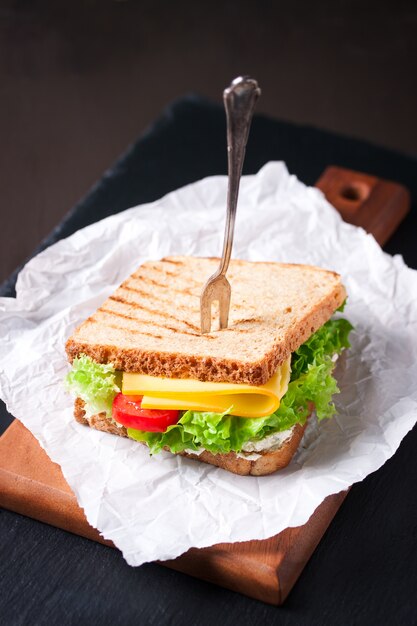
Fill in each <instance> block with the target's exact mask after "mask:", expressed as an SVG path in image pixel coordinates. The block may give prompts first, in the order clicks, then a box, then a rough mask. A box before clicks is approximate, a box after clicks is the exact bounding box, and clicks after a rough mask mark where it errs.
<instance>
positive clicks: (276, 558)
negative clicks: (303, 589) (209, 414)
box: [0, 167, 410, 604]
mask: <svg viewBox="0 0 417 626" xmlns="http://www.w3.org/2000/svg"><path fill="white" fill-rule="evenodd" d="M317 187H318V188H319V189H321V190H322V191H323V192H324V193H325V195H326V197H327V199H328V200H329V201H330V202H331V203H332V204H333V205H334V206H335V207H336V208H337V209H338V211H340V213H341V215H342V217H343V218H344V219H345V220H346V221H348V222H350V223H352V224H356V225H358V226H362V227H363V228H365V229H366V230H367V231H368V232H370V233H372V234H373V235H374V236H375V238H376V239H377V241H378V242H379V243H380V244H381V245H382V244H384V243H385V242H386V241H387V239H388V238H389V237H390V235H391V234H392V233H393V232H394V231H395V229H396V228H397V226H398V224H399V223H400V222H401V220H402V219H403V218H404V216H405V215H406V213H407V212H408V210H409V207H410V197H409V193H408V191H407V189H405V188H404V187H402V186H401V185H399V184H397V183H393V182H390V181H385V180H381V179H378V178H376V177H374V176H369V175H367V174H361V173H358V172H353V171H350V170H346V169H342V168H339V167H329V168H327V169H326V171H325V172H324V174H323V175H322V176H321V178H320V179H319V181H318V182H317ZM346 495H347V492H342V493H339V494H335V495H333V496H329V497H328V498H326V500H324V502H322V504H321V505H320V506H319V507H318V508H317V509H316V511H315V512H314V514H313V515H312V516H311V518H310V519H309V521H308V522H307V523H306V524H305V525H304V526H300V527H298V528H289V529H287V530H285V531H283V532H281V533H280V534H278V535H276V536H275V537H272V538H270V539H266V540H263V541H248V542H243V543H235V544H218V545H215V546H212V547H210V548H204V549H197V548H192V549H191V550H189V551H188V552H187V553H186V554H183V555H182V556H180V557H178V558H177V559H174V560H171V561H164V562H163V563H162V564H163V565H165V566H168V567H171V568H173V569H176V570H179V571H181V572H185V573H187V574H191V575H192V576H196V577H198V578H202V579H204V580H207V581H209V582H212V583H215V584H217V585H221V586H224V587H227V588H228V589H232V590H234V591H238V592H240V593H243V594H246V595H247V596H250V597H252V598H256V599H258V600H262V601H264V602H268V603H270V604H282V602H283V601H284V600H285V598H286V597H287V595H288V594H289V592H290V590H291V589H292V587H293V585H294V584H295V582H296V580H297V578H298V577H299V575H300V574H301V572H302V570H303V568H304V566H305V564H306V563H307V561H308V559H309V558H310V556H311V555H312V553H313V552H314V549H315V548H316V546H317V544H318V542H319V541H320V539H321V538H322V536H323V535H324V533H325V531H326V529H327V527H328V526H329V524H330V522H331V520H332V519H333V517H334V516H335V514H336V512H337V510H338V509H339V507H340V505H341V504H342V502H343V500H344V499H345V497H346ZM0 506H2V507H4V508H6V509H10V510H11V511H16V512H17V513H21V514H23V515H27V516H29V517H32V518H34V519H37V520H40V521H42V522H45V523H47V524H52V525H53V526H57V527H58V528H63V529H65V530H68V531H70V532H73V533H75V534H78V535H81V536H83V537H87V538H88V539H92V540H94V541H99V542H101V543H103V544H106V545H109V546H111V545H112V544H111V543H110V542H108V541H105V540H104V539H103V538H102V537H101V536H100V534H99V533H98V531H97V530H96V529H94V528H92V527H91V526H90V525H89V524H88V522H87V520H86V518H85V515H84V512H83V511H82V509H81V508H80V507H79V506H78V504H77V501H76V498H75V496H74V494H73V493H72V491H71V489H70V488H69V486H68V484H67V483H66V482H65V480H64V477H63V475H62V472H61V470H60V468H59V466H58V465H56V464H55V463H52V461H51V460H50V459H49V457H48V456H47V455H46V453H45V452H44V451H43V450H42V448H41V447H40V445H39V444H38V442H37V441H36V439H35V438H34V437H33V435H32V434H31V433H30V432H29V431H28V430H27V429H26V428H25V427H24V426H23V425H22V424H21V423H20V422H19V421H18V420H15V421H14V422H13V423H12V424H11V426H10V427H9V428H8V429H7V430H6V432H5V433H4V435H3V436H2V437H1V438H0Z"/></svg>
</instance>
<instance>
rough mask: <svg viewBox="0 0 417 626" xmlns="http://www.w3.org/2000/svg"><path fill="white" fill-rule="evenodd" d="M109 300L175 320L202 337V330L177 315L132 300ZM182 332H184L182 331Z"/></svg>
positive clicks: (117, 298)
mask: <svg viewBox="0 0 417 626" xmlns="http://www.w3.org/2000/svg"><path fill="white" fill-rule="evenodd" d="M109 300H114V301H115V302H119V303H120V304H124V305H126V306H129V307H132V309H140V310H142V311H146V312H147V313H151V315H155V313H156V314H157V315H159V316H160V317H164V318H166V319H170V320H173V321H174V322H178V324H184V325H185V326H187V327H188V328H191V330H194V331H198V332H197V334H198V335H200V332H199V331H200V329H199V328H198V327H197V326H195V325H194V324H191V322H187V320H182V319H179V318H178V317H175V315H170V314H169V313H164V312H163V311H155V310H154V309H151V308H149V307H146V306H143V304H138V303H137V302H131V301H130V300H126V299H125V298H122V297H121V296H110V298H109ZM156 300H157V298H156ZM99 310H100V309H99ZM101 310H103V309H102V308H101ZM112 313H114V311H112ZM131 319H132V320H135V321H137V322H142V321H143V320H141V319H138V318H136V317H131ZM157 325H158V326H160V324H155V326H157ZM164 328H170V329H171V330H173V329H172V328H171V327H170V326H166V325H164ZM176 332H178V329H176ZM180 332H182V331H180ZM186 334H189V335H190V334H192V335H195V334H196V333H186Z"/></svg>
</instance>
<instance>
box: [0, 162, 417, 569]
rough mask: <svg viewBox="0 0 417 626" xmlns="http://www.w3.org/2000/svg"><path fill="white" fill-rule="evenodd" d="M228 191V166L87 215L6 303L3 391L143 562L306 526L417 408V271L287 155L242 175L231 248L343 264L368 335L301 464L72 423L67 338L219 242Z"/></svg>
mask: <svg viewBox="0 0 417 626" xmlns="http://www.w3.org/2000/svg"><path fill="white" fill-rule="evenodd" d="M226 188H227V179H226V177H220V176H217V177H211V178H207V179H204V180H201V181H199V182H197V183H195V184H192V185H189V186H187V187H184V188H183V189H179V190H177V191H175V192H173V193H171V194H169V195H168V196H166V197H164V198H162V199H161V200H158V201H157V202H154V203H152V204H146V205H143V206H139V207H135V208H132V209H129V210H128V211H125V212H124V213H121V214H119V215H114V216H112V217H109V218H107V219H105V220H103V221H101V222H98V223H96V224H94V225H92V226H89V227H87V228H84V229H83V230H80V231H79V232H77V233H75V234H74V235H72V236H71V237H69V238H68V239H66V240H64V241H60V242H59V243H57V244H55V245H53V246H51V247H50V248H48V249H47V250H45V251H44V252H42V253H41V254H39V255H38V256H37V257H35V258H34V259H32V260H31V261H30V262H29V263H28V264H27V265H26V267H25V268H24V269H23V271H22V272H21V273H20V275H19V278H18V281H17V298H16V299H11V298H3V299H1V300H0V325H1V343H0V391H1V397H2V398H3V399H4V400H5V401H6V403H7V407H8V409H9V411H10V412H11V413H12V414H13V415H14V416H16V417H17V418H19V419H20V420H21V421H22V422H23V424H24V425H25V426H26V427H27V428H29V429H30V430H31V431H32V433H33V434H34V435H35V437H36V438H37V439H38V440H39V442H40V444H41V445H42V447H43V448H44V449H45V450H46V452H47V453H48V455H49V456H50V457H51V459H52V460H53V461H55V462H57V463H59V464H60V466H61V467H62V470H63V473H64V476H65V478H66V480H67V481H68V483H69V485H70V486H71V488H72V489H73V490H74V492H75V494H76V496H77V499H78V502H79V503H80V505H81V506H82V507H83V508H84V510H85V513H86V515H87V519H88V521H89V522H90V524H92V525H93V526H95V527H96V528H98V529H99V531H100V532H101V533H102V535H103V536H104V537H105V538H106V539H111V540H112V541H113V542H114V543H115V544H116V546H118V547H119V548H120V550H122V552H123V555H124V557H125V559H126V560H127V562H128V563H129V564H131V565H140V564H141V563H144V562H146V561H152V560H155V559H169V558H173V557H176V556H178V555H179V554H181V553H183V552H185V551H186V550H187V549H188V548H190V547H191V546H197V547H203V546H208V545H212V544H215V543H218V542H235V541H245V540H249V539H263V538H266V537H270V536H272V535H275V534H276V533H278V532H280V531H281V530H283V529H284V528H287V527H289V526H298V525H300V524H303V523H305V522H306V521H307V520H308V518H309V517H310V515H311V514H312V513H313V511H314V510H315V508H316V507H317V506H318V505H319V504H320V502H322V500H323V499H324V498H325V497H326V496H328V495H329V494H332V493H336V492H339V491H341V490H344V489H346V488H347V487H348V486H349V485H352V484H353V483H355V482H357V481H360V480H362V479H363V478H364V477H365V476H367V475H368V474H369V473H370V472H373V471H375V470H377V469H378V468H379V467H380V466H381V465H382V464H383V463H384V462H385V461H386V460H387V459H388V458H389V457H390V456H391V455H392V454H394V452H395V451H396V449H397V448H398V446H399V444H400V442H401V440H402V438H403V437H404V436H405V434H406V433H407V432H408V431H409V430H410V429H411V428H412V427H413V426H414V424H415V422H416V421H417V339H416V338H417V272H416V271H414V270H411V269H409V268H407V267H406V266H405V264H404V262H403V260H402V258H401V257H399V256H396V257H394V258H392V257H391V256H389V255H387V254H385V253H383V252H382V251H381V249H380V247H379V246H378V244H377V243H376V242H375V240H374V239H373V238H372V237H371V236H369V235H367V234H366V233H365V232H364V231H363V230H362V229H360V228H356V227H354V226H350V225H348V224H346V223H344V222H343V221H342V220H341V218H340V216H339V214H338V213H337V212H336V211H335V210H334V209H333V208H332V207H331V206H330V205H329V204H328V203H327V202H326V200H325V199H324V197H323V195H322V194H321V193H320V192H319V191H317V190H316V189H313V188H308V187H305V186H304V185H303V184H302V183H301V182H299V181H298V180H297V179H296V178H295V177H294V176H290V175H289V174H288V172H287V170H286V168H285V166H284V165H283V164H282V163H269V164H267V165H266V166H265V167H263V168H262V169H261V170H260V172H259V173H258V174H257V175H256V176H247V177H244V178H243V179H242V183H241V191H240V200H239V207H238V214H237V224H236V233H235V242H234V250H233V255H234V257H236V258H243V259H250V260H253V261H257V260H274V261H282V262H294V263H298V262H299V263H311V264H315V265H319V266H322V267H324V268H328V269H332V270H335V271H337V272H340V273H341V274H342V276H343V280H344V283H345V285H346V287H347V290H348V293H349V301H348V305H347V307H346V311H345V314H346V316H347V317H348V318H349V319H350V320H351V321H352V323H353V324H354V325H355V326H356V332H355V333H354V334H353V336H352V343H353V345H352V348H351V350H350V351H349V353H348V354H346V356H345V357H343V358H342V359H340V362H339V364H338V367H337V375H338V380H339V385H340V388H341V394H340V395H339V396H337V399H336V403H337V406H338V410H339V415H338V416H337V417H335V418H333V419H331V420H328V421H324V422H321V423H320V425H319V426H317V425H315V424H311V425H310V427H309V429H308V431H307V433H306V436H305V438H304V445H303V446H302V448H301V449H300V451H299V453H298V454H297V456H296V458H295V460H294V461H293V462H292V463H291V465H290V466H289V467H287V468H286V469H285V470H283V471H281V472H279V473H278V474H275V475H272V476H266V477H261V478H255V477H241V476H235V475H233V474H229V473H228V472H225V471H223V470H221V469H217V468H215V467H212V466H209V465H205V464H202V463H197V462H194V461H191V460H187V459H183V458H181V457H178V456H173V455H171V454H169V453H165V452H164V453H162V454H161V455H158V456H156V457H153V458H151V457H149V455H148V453H147V450H146V449H145V448H144V447H142V446H141V445H138V444H137V443H136V442H134V441H130V440H126V439H124V438H121V437H115V436H112V435H108V434H105V433H100V432H97V431H94V430H92V429H89V428H86V427H84V426H81V425H79V424H77V423H76V422H75V421H74V419H73V416H72V411H73V401H72V399H71V398H70V397H68V395H66V393H65V391H64V387H63V384H62V379H63V377H64V376H65V374H66V372H67V368H68V365H67V361H66V356H65V352H64V344H65V341H66V339H67V337H68V336H69V335H70V334H71V332H72V330H73V329H74V327H75V326H76V325H77V324H79V323H80V322H81V321H82V320H83V319H84V318H85V317H87V316H88V315H90V314H91V313H92V312H93V311H94V310H95V309H96V307H97V306H99V305H100V304H101V303H102V302H103V300H104V299H105V298H106V297H107V296H108V295H109V294H110V293H111V292H112V291H113V290H114V289H115V288H116V287H117V286H118V285H119V283H120V282H121V281H122V280H123V279H124V278H125V277H127V276H128V275H129V274H130V273H131V272H132V271H133V269H134V268H135V267H136V266H137V265H139V263H141V262H142V261H144V260H146V259H158V258H160V257H162V256H165V255H168V254H194V255H201V256H205V255H209V256H213V255H218V254H220V252H221V248H222V240H223V226H224V217H225V199H226Z"/></svg>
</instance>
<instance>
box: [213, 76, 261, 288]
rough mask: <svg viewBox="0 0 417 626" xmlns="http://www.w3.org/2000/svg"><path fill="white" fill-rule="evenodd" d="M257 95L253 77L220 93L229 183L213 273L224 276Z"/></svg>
mask: <svg viewBox="0 0 417 626" xmlns="http://www.w3.org/2000/svg"><path fill="white" fill-rule="evenodd" d="M260 94H261V90H260V89H259V87H258V83H257V82H256V80H254V79H253V78H249V77H247V76H245V77H239V78H235V80H234V81H233V82H232V84H231V85H230V87H228V88H227V89H225V90H224V92H223V102H224V108H225V109H226V120H227V158H228V171H229V184H228V190H227V218H226V228H225V233H224V243H223V252H222V260H221V263H220V266H219V269H218V270H217V272H216V273H215V274H214V276H220V275H222V274H223V275H225V274H226V272H227V268H228V267H229V262H230V257H231V255H232V246H233V235H234V230H235V219H236V208H237V199H238V196H239V185H240V177H241V175H242V168H243V161H244V159H245V151H246V144H247V141H248V136H249V130H250V125H251V121H252V116H253V111H254V108H255V104H256V101H257V99H258V98H259V96H260Z"/></svg>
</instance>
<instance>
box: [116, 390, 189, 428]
mask: <svg viewBox="0 0 417 626" xmlns="http://www.w3.org/2000/svg"><path fill="white" fill-rule="evenodd" d="M142 397H143V396H124V395H123V394H122V393H118V394H117V396H116V397H115V399H114V400H113V419H115V420H116V422H119V424H123V426H126V428H136V429H137V430H145V431H147V432H151V433H163V432H165V431H166V429H167V428H168V426H171V425H172V424H176V423H177V422H178V418H179V413H180V412H179V411H167V410H161V411H160V410H158V409H142V407H141V402H142Z"/></svg>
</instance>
